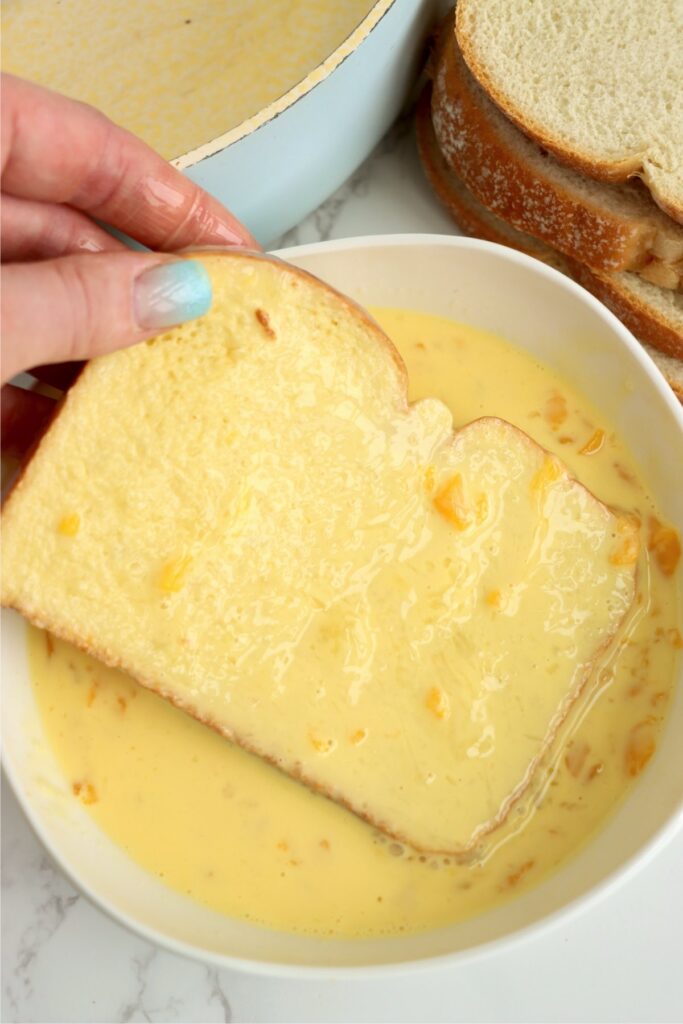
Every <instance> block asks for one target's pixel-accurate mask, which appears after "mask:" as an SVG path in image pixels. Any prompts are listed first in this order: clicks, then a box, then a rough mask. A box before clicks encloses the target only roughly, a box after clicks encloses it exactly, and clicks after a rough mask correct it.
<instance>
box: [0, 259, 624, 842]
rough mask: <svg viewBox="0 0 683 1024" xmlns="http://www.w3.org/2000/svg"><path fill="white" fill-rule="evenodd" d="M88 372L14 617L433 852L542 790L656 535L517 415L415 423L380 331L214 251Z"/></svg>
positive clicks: (288, 276) (31, 507) (12, 555)
mask: <svg viewBox="0 0 683 1024" xmlns="http://www.w3.org/2000/svg"><path fill="white" fill-rule="evenodd" d="M203 260H204V263H205V265H206V267H207V270H208V271H209V273H210V275H211V278H212V282H213V286H214V296H215V299H214V306H213V309H212V311H211V312H210V313H209V314H208V315H207V316H206V317H204V318H202V320H200V321H198V322H195V323H193V324H189V325H185V326H183V327H179V328H177V329H175V330H173V331H171V332H169V333H168V334H165V335H163V336H160V337H159V338H157V339H154V340H153V341H152V342H147V343H143V344H141V345H138V346H135V347H133V348H131V349H128V350H125V351H122V352H118V353H114V354H112V355H108V356H105V357H102V358H100V359H98V360H96V361H93V362H92V363H90V364H89V365H88V366H87V367H86V369H85V371H84V373H83V374H82V376H81V378H80V379H79V381H78V382H77V384H76V385H75V386H74V388H73V389H72V391H71V392H70V393H69V395H68V398H67V400H66V402H65V404H64V406H63V408H62V411H61V413H60V415H59V416H58V417H57V418H56V420H55V421H54V423H53V425H52V427H51V428H50V430H49V432H48V434H47V435H46V437H45V438H44V440H43V442H42V443H41V445H40V447H39V449H38V451H37V453H36V454H35V456H34V457H33V459H32V461H31V462H30V463H29V465H28V466H27V468H26V470H25V473H24V475H23V477H22V478H21V480H20V481H19V483H18V484H17V485H16V487H15V489H14V491H13V493H12V495H11V496H10V498H9V500H8V502H7V504H6V507H5V510H4V513H3V529H4V566H3V580H2V599H3V603H5V604H8V605H11V606H13V607H15V608H17V609H18V610H20V611H21V612H22V613H23V614H25V615H26V616H27V617H28V618H29V619H31V620H32V621H33V622H34V623H37V624H39V625H42V626H44V627H46V628H48V629H50V630H51V631H52V632H54V633H55V634H57V635H59V636H61V637H63V638H64V639H67V640H69V641H71V642H74V643H75V644H77V645H78V646H81V647H83V648H84V649H87V650H89V651H90V652H92V653H94V654H96V655H97V656H98V657H99V658H100V659H101V660H103V661H105V662H106V663H107V664H110V665H113V666H117V667H122V668H124V669H125V670H126V671H128V672H129V673H130V674H131V675H133V676H134V677H135V678H136V679H138V680H139V681H140V682H142V683H143V684H144V685H145V686H147V687H149V688H150V689H153V690H155V691H156V692H158V693H160V694H161V695H162V696H164V697H166V698H167V699H169V700H171V701H172V702H173V703H175V704H177V705H178V706H180V707H182V708H184V709H185V710H187V711H188V712H190V713H191V714H193V715H194V716H196V717H197V718H199V719H201V720H202V721H204V722H206V723H208V724H210V725H212V726H213V727H214V728H216V729H217V730H218V731H220V732H222V733H223V734H224V735H225V736H227V737H229V738H230V739H233V740H235V741H236V742H238V743H240V744H241V745H243V746H245V747H246V748H247V749H249V750H252V751H254V752H255V753H258V754H259V755H261V756H263V757H264V758H266V759H267V760H269V761H271V762H272V763H274V764H276V765H277V766H278V767H280V768H281V769H282V770H283V771H285V772H287V773H289V774H290V775H293V776H295V777H296V778H299V779H301V780H303V781H304V782H306V783H307V784H308V785H309V786H310V787H311V788H314V789H317V790H319V791H322V792H324V793H325V794H327V795H328V796H330V797H332V798H333V799H335V800H337V801H338V802H340V803H343V804H345V805H347V806H348V807H349V808H351V809H352V810H353V811H355V812H356V813H357V814H359V815H360V816H361V817H363V818H365V819H366V820H368V821H369V822H371V823H373V824H374V825H376V826H377V827H378V828H380V829H381V830H383V831H385V832H386V833H388V834H391V835H393V836H396V837H397V838H399V839H401V840H404V841H406V842H407V843H409V844H410V845H412V846H414V847H415V848H417V849H420V850H428V851H443V852H448V853H454V854H456V855H457V854H465V853H467V852H468V851H470V850H471V849H472V848H473V846H474V844H476V842H477V841H478V839H479V838H480V837H481V836H483V835H484V834H486V833H487V832H488V831H490V830H491V829H492V828H494V827H495V826H496V825H497V824H498V823H500V822H501V821H502V820H503V819H504V818H505V816H506V815H507V813H508V811H509V808H510V806H511V805H512V803H513V802H514V800H515V799H516V797H518V796H519V795H520V794H521V793H522V792H523V790H524V789H525V787H526V786H527V785H528V783H529V781H530V779H531V777H532V773H533V770H534V767H535V765H536V763H537V761H538V759H539V758H540V756H541V755H542V754H543V753H544V751H545V750H546V749H547V747H548V746H549V744H550V743H551V742H552V739H553V737H554V734H555V732H556V730H557V728H558V727H559V725H560V724H561V722H562V720H563V718H564V716H565V715H566V713H567V711H568V709H569V707H570V706H571V704H572V703H573V701H574V700H575V699H576V697H577V696H578V694H579V693H580V691H581V689H582V687H583V685H584V684H585V682H586V680H587V678H588V676H589V674H590V672H591V668H592V667H593V665H594V663H595V661H596V658H597V657H598V655H599V654H600V653H601V652H603V651H604V650H605V648H606V647H607V646H608V645H609V643H610V641H611V639H612V637H613V635H614V634H615V632H616V630H617V629H618V627H619V625H620V623H621V621H622V619H623V618H624V616H625V614H626V612H627V611H628V609H629V607H630V606H631V603H632V600H633V596H634V588H635V563H636V560H637V557H638V550H639V534H638V528H637V524H636V523H635V522H634V521H633V520H632V519H631V518H629V517H627V516H619V515H617V514H615V513H614V512H612V511H611V510H610V509H609V508H607V507H606V506H605V505H604V504H602V503H601V502H600V501H598V500H597V499H596V498H594V497H593V496H592V495H591V494H590V493H589V492H588V491H587V490H586V489H585V488H584V487H583V486H582V485H581V484H580V483H578V482H577V481H576V480H575V479H574V478H573V477H571V476H570V474H569V473H568V471H567V470H566V468H565V467H564V465H563V463H562V462H561V461H560V460H559V459H557V458H556V457H555V456H551V455H549V454H548V453H547V452H546V451H545V450H544V449H543V448H541V447H540V446H539V445H537V444H536V443H535V442H534V441H532V440H531V438H529V437H528V436H527V435H526V434H524V433H522V432H521V431H519V430H517V429H516V428H515V427H513V426H511V425H510V424H508V423H505V422H504V421H502V420H498V419H495V418H491V417H489V418H484V419H481V420H478V421H475V422H473V423H471V424H470V425H468V426H466V427H464V428H462V429H461V430H459V431H458V432H457V433H455V434H454V433H453V431H452V420H451V414H450V412H449V411H448V410H447V408H446V407H445V406H444V405H443V404H442V403H441V402H439V401H436V400H431V399H425V400H423V401H421V402H418V403H416V404H414V405H412V406H409V405H408V403H407V397H406V395H407V388H406V375H405V371H404V368H403V364H402V362H401V360H400V358H399V356H398V354H397V353H396V351H395V349H394V348H393V346H392V345H391V343H390V342H389V341H388V339H387V338H386V336H385V335H384V334H383V333H382V332H381V331H380V329H379V328H378V327H377V326H376V325H375V324H374V322H373V321H371V320H370V319H369V318H368V317H367V315H366V314H364V313H363V312H362V311H361V310H359V309H358V308H357V307H355V306H354V305H353V304H352V303H350V302H349V301H348V300H346V299H344V298H343V297H341V296H339V295H338V294H337V293H335V292H333V291H332V290H331V289H329V288H328V287H327V286H325V285H323V284H322V283H321V282H319V281H317V280H315V279H314V278H311V277H309V276H308V275H305V274H303V273H302V272H299V271H296V270H294V269H292V268H289V267H287V266H286V265H284V264H281V263H278V262H276V261H272V260H269V259H266V258H264V257H256V256H250V255H246V254H238V253H234V254H221V255H214V256H205V257H203Z"/></svg>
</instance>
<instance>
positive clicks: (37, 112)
mask: <svg viewBox="0 0 683 1024" xmlns="http://www.w3.org/2000/svg"><path fill="white" fill-rule="evenodd" d="M2 86H3V89H2V92H3V96H2V101H3V102H2V140H1V144H2V162H1V168H2V190H3V192H6V193H9V194H10V195H13V196H19V197H22V198H24V199H38V200H44V201H45V200H48V201H50V202H56V203H66V204H67V205H69V206H73V207H75V208H76V209H78V210H83V211H84V212H85V213H87V214H89V215H90V216H91V217H94V218H96V219H98V220H102V221H105V222H106V223H107V224H111V225H112V226H113V227H115V228H118V229H119V230H120V231H123V232H125V234H127V235H129V236H130V237H131V238H135V239H136V240H137V241H139V242H142V243H143V244H144V245H147V246H149V247H150V248H152V249H159V250H165V251H169V252H170V251H173V250H178V249H185V248H189V247H191V246H195V247H196V246H205V245H246V246H249V247H250V248H259V246H258V245H257V243H256V242H255V241H254V239H253V238H252V236H251V235H250V234H249V232H248V231H247V229H246V228H245V227H243V226H242V225H241V224H240V223H239V221H238V220H237V219H236V218H235V217H233V216H232V214H231V213H229V212H228V211H227V210H226V209H225V207H224V206H223V205H222V204H221V203H219V202H218V201H217V200H216V199H213V198H212V197H211V196H210V195H208V194H207V193H206V192H204V191H203V189H200V188H199V187H198V186H197V185H195V184H194V183H193V182H191V181H190V180H189V179H188V178H186V177H185V176H184V175H182V174H181V173H180V171H177V170H176V169H175V168H174V167H171V165H170V164H168V163H167V162H166V161H165V160H164V159H163V158H162V157H160V156H159V155H158V153H155V152H154V150H153V149H151V148H150V147H149V146H148V145H146V143H144V142H142V140H141V139H138V138H137V137H136V136H135V135H132V134H131V133H130V132H128V131H126V130H125V129H124V128H120V127H118V125H115V124H114V123H113V122H112V121H110V120H109V119H108V118H107V117H105V116H104V114H101V113H100V112H99V111H97V110H95V109H94V107H89V106H87V105H86V104H84V103H79V102H77V101H76V100H70V99H67V98H66V97H65V96H60V95H59V94H57V93H54V92H51V91H50V90H49V89H43V88H41V87H40V86H37V85H33V84H31V83H30V82H25V81H23V80H22V79H20V78H15V77H14V76H13V75H7V74H3V76H2Z"/></svg>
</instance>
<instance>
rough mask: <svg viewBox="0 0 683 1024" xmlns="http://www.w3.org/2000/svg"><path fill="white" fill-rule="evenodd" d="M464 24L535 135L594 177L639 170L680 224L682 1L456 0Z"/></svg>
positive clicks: (513, 110)
mask: <svg viewBox="0 0 683 1024" xmlns="http://www.w3.org/2000/svg"><path fill="white" fill-rule="evenodd" d="M456 27H457V37H458V42H459V44H460V47H461V49H462V52H463V54H464V57H465V60H466V61H467V63H468V65H469V67H470V70H471V71H472V72H473V74H474V76H475V77H476V78H477V80H478V81H479V82H480V84H481V85H482V86H483V87H484V89H486V92H487V93H488V94H489V96H491V98H492V99H493V100H495V102H496V103H497V104H498V106H499V107H500V108H501V109H502V110H503V111H504V112H505V113H506V114H507V115H508V117H510V118H511V119H512V120H513V121H514V122H515V123H516V124H518V125H519V127H520V128H521V129H522V130H523V131H524V132H525V133H526V134H527V135H529V136H531V137H532V138H533V139H535V140H536V141H537V142H539V143H540V144H541V145H542V146H545V147H546V149H549V150H550V151H551V152H552V153H555V154H556V155H557V156H558V157H560V159H561V160H563V161H565V162H566V163H568V164H570V165H571V166H574V167H576V168H578V169H579V170H581V171H584V172H585V173H587V174H589V175H591V176H593V177H596V178H601V179H604V180H606V181H625V180H626V179H627V178H629V177H631V176H632V175H636V174H637V175H640V176H641V177H642V178H643V180H644V181H645V183H646V184H647V186H648V188H649V189H650V191H651V193H652V195H653V196H654V198H655V200H656V201H657V203H658V204H659V205H660V206H661V207H662V209H663V210H665V211H666V212H667V213H669V214H670V215H671V216H672V217H675V218H676V219H677V220H680V221H683V116H682V115H681V97H682V91H683V4H681V2H680V0H654V2H653V0H599V2H596V0H571V2H570V3H567V0H534V2H532V3H530V2H529V0H459V2H458V7H457V18H456Z"/></svg>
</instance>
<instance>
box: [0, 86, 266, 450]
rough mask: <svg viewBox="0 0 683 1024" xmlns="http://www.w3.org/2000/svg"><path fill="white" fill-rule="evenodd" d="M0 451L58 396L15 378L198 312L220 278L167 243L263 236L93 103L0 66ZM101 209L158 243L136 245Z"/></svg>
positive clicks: (26, 435)
mask: <svg viewBox="0 0 683 1024" xmlns="http://www.w3.org/2000/svg"><path fill="white" fill-rule="evenodd" d="M0 174H1V183H2V206H1V208H0V212H1V216H0V232H1V238H2V261H3V265H2V269H1V276H2V319H1V324H2V374H1V380H2V383H3V384H4V385H5V386H4V387H3V388H2V428H3V449H4V448H8V449H15V450H16V449H20V448H23V447H25V446H26V444H27V443H29V442H30V440H31V437H32V436H34V435H35V434H36V432H38V431H40V430H41V429H42V427H43V426H44V425H45V422H46V421H47V418H48V417H49V415H50V414H51V412H52V408H53V404H52V403H51V402H50V400H49V399H47V398H44V397H43V396H41V395H36V394H34V393H32V392H30V391H26V390H23V389H20V388H16V387H13V386H12V385H8V384H5V382H6V381H7V380H9V379H10V378H11V377H13V376H14V375H15V374H17V373H19V372H20V371H22V370H28V369H30V368H32V367H36V366H43V364H50V363H62V362H65V361H72V360H84V359H90V358H92V357H93V356H97V355H101V354H103V353H105V352H110V351H112V350H113V349H116V348H121V347H123V346H125V345H131V344H133V343H135V342H138V341H142V340H143V339H144V338H148V337H151V336H153V335H154V334H157V333H158V332H159V330H161V329H163V328H165V327H168V326H170V325H172V324H176V323H180V322H182V321H184V320H190V319H193V318H194V317H197V316H201V315H202V314H203V313H205V312H206V311H207V309H208V308H209V306H210V305H211V284H210V282H209V279H208V275H207V274H206V271H205V270H204V268H203V267H202V266H201V264H199V263H198V262H196V261H193V260H182V259H178V258H177V257H176V258H173V257H171V256H168V255H162V253H170V252H173V251H174V250H179V249H186V248H189V247H201V246H208V245H222V246H248V247H249V248H258V246H257V243H256V242H255V241H254V239H253V238H252V237H251V235H250V234H249V232H248V231H247V230H246V228H244V227H242V225H241V224H240V223H239V222H238V221H237V220H236V219H235V218H234V217H233V216H232V215H231V214H230V213H229V212H228V211H227V210H226V209H225V208H224V207H223V206H222V205H221V204H220V203H219V202H217V200H215V199H213V198H212V197H211V196H209V195H207V193H205V192H204V191H203V190H202V189H200V188H199V187H198V186H197V185H194V184H193V183H192V182H191V181H189V179H187V178H186V177H184V176H183V175H182V174H181V173H180V172H179V171H176V170H175V169H174V168H173V167H171V165H170V164H168V163H166V161H165V160H163V159H162V158H161V157H160V156H158V154H156V153H155V152H154V151H153V150H152V149H150V148H149V147H148V146H147V145H146V144H145V143H144V142H142V141H141V140H140V139H137V138H136V137H135V136H134V135H131V134H130V133H129V132H127V131H125V130H124V129H123V128H119V127H117V126H116V125H114V124H113V123H112V122H111V121H109V120H108V119H107V118H106V117H105V116H104V115H103V114H101V113H99V112H98V111H96V110H95V109H93V108H92V107H88V106H86V105H85V104H82V103H78V102H76V101H74V100H69V99H66V98H65V97H63V96H59V95H58V94H56V93H53V92H50V91H48V90H46V89H42V88H40V87H38V86H35V85H32V84H30V83H29V82H24V81H22V80H21V79H19V78H15V77H13V76H12V75H3V76H2V137H1V163H0ZM96 219H97V220H101V221H103V222H105V223H107V224H110V225H112V226H113V227H115V228H118V229H119V230H120V231H122V232H124V233H125V234H127V235H129V236H130V237H131V238H134V239H136V241H138V242H141V243H142V244H144V245H146V246H148V247H149V248H151V249H154V250H158V251H157V252H152V253H144V252H134V251H132V250H130V249H128V248H126V246H124V245H123V243H122V242H120V241H118V240H117V239H115V238H113V237H112V236H111V235H109V234H107V232H106V231H104V230H103V229H102V228H100V227H98V225H97V224H96V223H95V220H96Z"/></svg>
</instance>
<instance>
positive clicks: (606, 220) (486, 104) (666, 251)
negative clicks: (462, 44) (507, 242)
mask: <svg viewBox="0 0 683 1024" xmlns="http://www.w3.org/2000/svg"><path fill="white" fill-rule="evenodd" d="M452 27H453V25H452V20H451V23H450V30H447V31H446V32H445V33H443V34H442V35H441V37H440V40H439V43H438V44H437V46H436V50H435V55H434V59H433V77H434V88H433V94H432V118H433V122H434V129H435V131H436V135H437V139H438V142H439V146H440V147H441V151H442V153H443V154H444V156H445V157H446V159H447V161H448V163H449V164H450V165H451V167H452V168H453V170H454V171H455V172H456V173H457V174H458V175H459V177H460V178H462V180H463V181H464V183H465V185H467V187H468V189H469V190H470V192H472V193H473V194H474V195H475V196H476V197H477V198H478V199H479V200H480V201H481V202H482V203H483V204H484V205H485V206H487V207H488V208H489V209H490V210H493V212H494V213H497V214H499V216H501V217H502V218H503V219H504V220H507V221H508V222H509V223H511V224H513V225H514V226H515V227H517V228H519V229H520V230H521V231H528V232H529V233H530V234H532V235H535V236H536V237H537V238H542V239H543V241H545V242H547V243H548V245H551V246H552V247H553V248H554V249H559V250H560V252H563V253H565V254H566V255H568V256H570V257H572V258H573V259H575V260H578V261H579V262H581V263H586V264H588V266H590V267H593V268H594V269H597V270H602V271H614V270H637V271H638V272H639V273H640V274H642V276H643V277H645V278H647V279H648V280H649V281H651V282H653V283H655V284H658V285H660V286H662V287H665V288H681V283H682V280H683V227H681V225H680V224H676V223H674V221H672V220H671V218H670V217H667V216H666V214H664V213H662V211H661V210H660V209H659V208H658V207H657V206H656V205H655V204H654V203H653V201H652V199H651V197H650V195H649V193H648V191H647V189H645V188H644V186H643V185H642V184H641V183H640V182H628V183H625V184H609V183H606V182H596V181H593V180H592V179H590V178H587V177H586V175H585V174H582V173H580V172H578V171H575V170H573V169H571V168H569V167H565V166H564V165H563V164H561V163H560V162H559V161H558V160H556V159H555V158H554V157H553V156H552V155H550V154H549V153H547V152H546V151H545V150H543V149H542V148H541V147H540V146H539V145H537V144H536V143H535V142H532V141H531V140H530V139H528V138H527V137H526V136H525V135H524V134H523V132H521V131H520V130H519V129H518V128H516V127H515V125H513V124H512V122H511V121H509V120H508V119H507V118H506V117H505V116H504V115H503V114H501V112H500V111H499V110H498V108H497V107H496V106H495V105H494V104H493V103H492V102H491V100H490V99H489V98H488V96H487V95H486V93H485V92H484V90H483V89H482V88H481V86H480V85H479V84H478V83H477V81H476V80H475V78H474V77H473V76H472V74H471V73H470V71H469V70H468V68H467V65H466V64H465V61H464V60H463V58H462V55H461V53H460V51H459V49H458V45H457V42H456V40H455V36H454V33H453V31H452Z"/></svg>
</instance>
